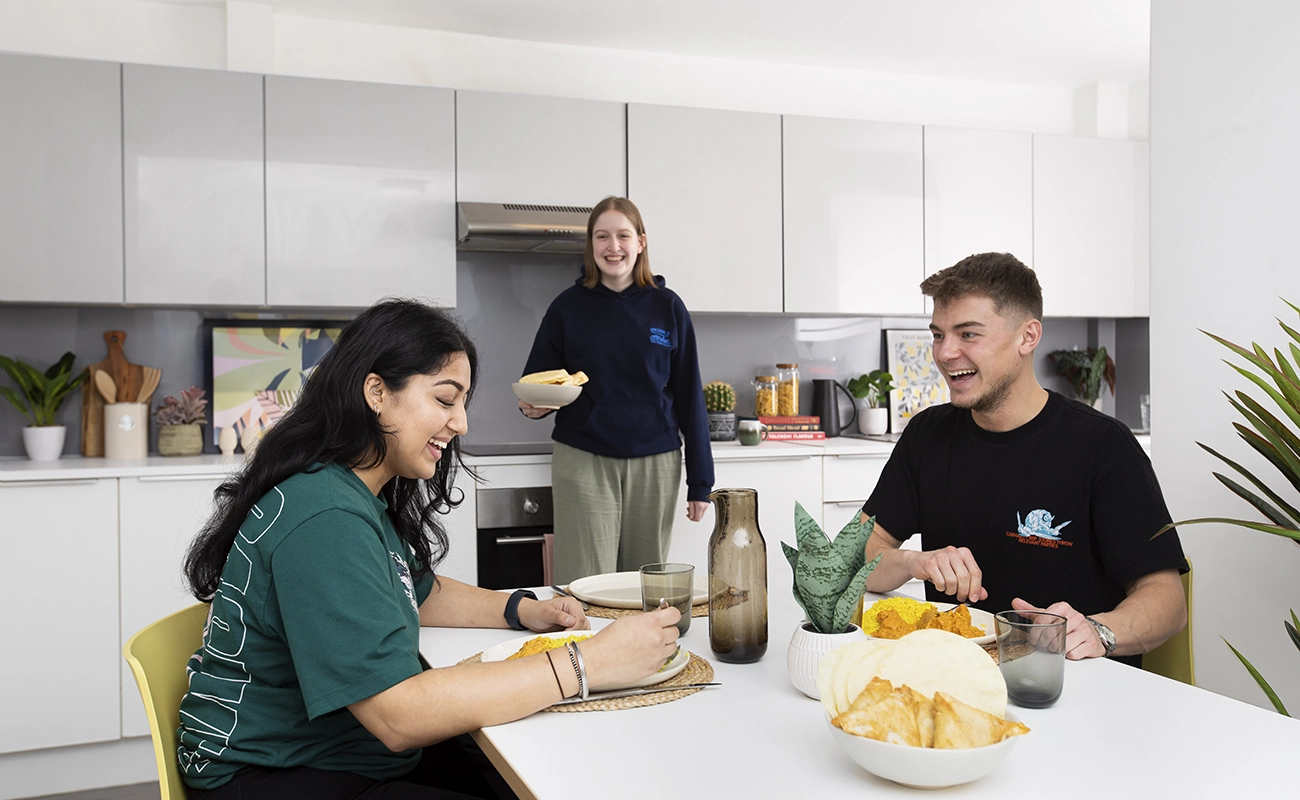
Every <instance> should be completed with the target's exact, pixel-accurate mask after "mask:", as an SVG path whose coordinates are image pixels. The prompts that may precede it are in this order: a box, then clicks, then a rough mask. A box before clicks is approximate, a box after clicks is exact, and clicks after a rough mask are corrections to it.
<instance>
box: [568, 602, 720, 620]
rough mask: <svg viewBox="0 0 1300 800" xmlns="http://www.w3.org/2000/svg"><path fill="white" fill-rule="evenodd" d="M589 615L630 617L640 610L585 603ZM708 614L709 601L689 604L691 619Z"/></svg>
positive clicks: (586, 612) (606, 617)
mask: <svg viewBox="0 0 1300 800" xmlns="http://www.w3.org/2000/svg"><path fill="white" fill-rule="evenodd" d="M583 613H585V614H586V615H587V616H589V617H600V618H601V619H618V618H619V617H630V616H632V615H633V614H640V613H641V610H640V609H637V608H610V607H609V606H596V605H592V604H590V603H588V604H587V610H586V611H585V612H583ZM708 615H709V602H708V601H707V600H706V601H704V602H703V603H696V604H695V605H693V606H691V619H695V618H696V617H707V616H708Z"/></svg>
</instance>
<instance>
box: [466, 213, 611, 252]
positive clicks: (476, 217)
mask: <svg viewBox="0 0 1300 800" xmlns="http://www.w3.org/2000/svg"><path fill="white" fill-rule="evenodd" d="M590 214H591V209H590V208H582V207H579V206H539V205H524V204H517V203H457V204H456V249H457V250H469V251H490V252H497V253H582V252H583V251H584V250H585V249H586V247H587V216H588V215H590Z"/></svg>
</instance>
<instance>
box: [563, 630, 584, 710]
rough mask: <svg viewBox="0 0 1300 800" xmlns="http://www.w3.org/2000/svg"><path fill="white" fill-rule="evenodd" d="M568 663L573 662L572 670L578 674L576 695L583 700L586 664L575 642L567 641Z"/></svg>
mask: <svg viewBox="0 0 1300 800" xmlns="http://www.w3.org/2000/svg"><path fill="white" fill-rule="evenodd" d="M567 647H568V650H569V663H571V664H573V671H574V673H575V674H576V675H577V676H578V696H579V697H581V698H582V699H583V700H586V699H587V694H588V687H587V665H586V664H585V663H583V661H582V651H581V650H579V649H578V643H577V642H569V644H568V645H567Z"/></svg>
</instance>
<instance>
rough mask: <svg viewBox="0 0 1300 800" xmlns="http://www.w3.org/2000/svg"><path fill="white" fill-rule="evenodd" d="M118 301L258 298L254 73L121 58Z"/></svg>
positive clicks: (253, 301)
mask: <svg viewBox="0 0 1300 800" xmlns="http://www.w3.org/2000/svg"><path fill="white" fill-rule="evenodd" d="M122 129H123V154H124V158H123V161H124V173H123V177H124V197H125V206H124V216H125V231H126V302H128V303H147V304H164V305H262V304H264V303H265V302H266V268H265V267H266V236H265V225H264V221H265V209H264V197H263V181H262V171H263V144H262V138H263V125H262V76H261V75H249V74H245V73H238V72H225V71H217V70H197V69H179V68H174V67H149V66H138V65H135V64H127V65H125V66H124V67H123V68H122Z"/></svg>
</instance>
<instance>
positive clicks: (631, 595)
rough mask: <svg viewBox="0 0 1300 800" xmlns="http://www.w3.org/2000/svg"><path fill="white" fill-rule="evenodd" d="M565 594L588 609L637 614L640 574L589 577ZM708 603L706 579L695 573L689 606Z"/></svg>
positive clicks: (572, 584) (570, 585) (639, 597)
mask: <svg viewBox="0 0 1300 800" xmlns="http://www.w3.org/2000/svg"><path fill="white" fill-rule="evenodd" d="M569 592H570V593H571V594H572V595H573V596H574V597H576V598H578V599H579V600H585V601H586V602H588V603H591V604H592V605H596V606H604V607H605V608H634V609H636V610H637V611H640V610H641V573H639V572H609V573H606V574H604V575H589V576H588V577H586V578H579V579H578V580H576V581H574V582H573V583H570V584H569ZM708 599H709V579H708V576H705V575H701V574H699V573H698V572H696V573H695V589H694V592H692V594H691V605H696V604H697V603H703V602H704V601H706V600H708Z"/></svg>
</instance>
